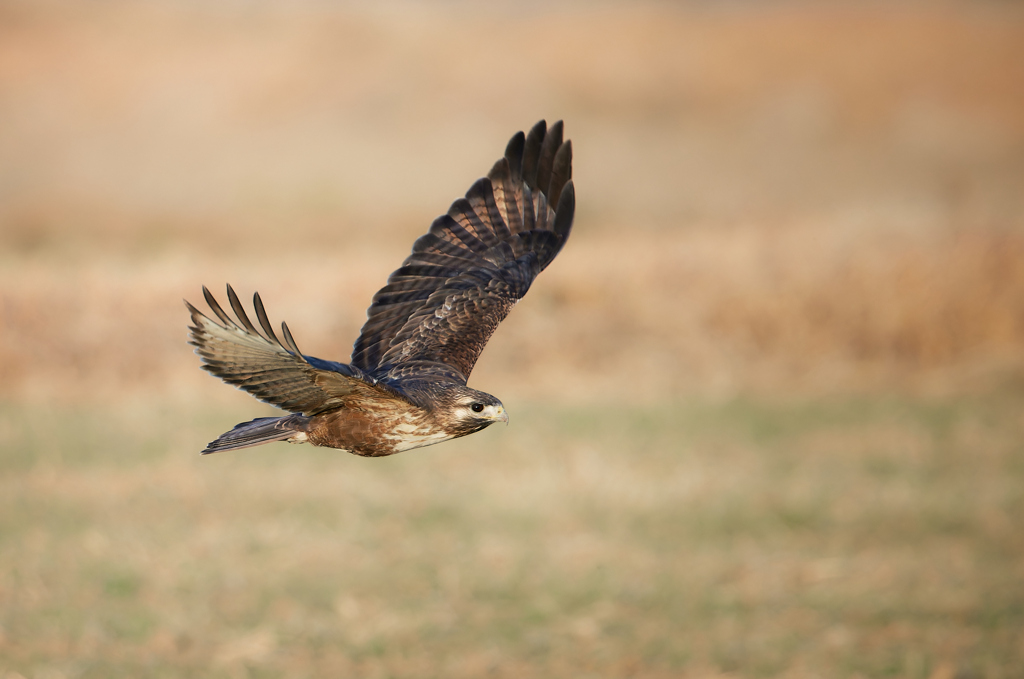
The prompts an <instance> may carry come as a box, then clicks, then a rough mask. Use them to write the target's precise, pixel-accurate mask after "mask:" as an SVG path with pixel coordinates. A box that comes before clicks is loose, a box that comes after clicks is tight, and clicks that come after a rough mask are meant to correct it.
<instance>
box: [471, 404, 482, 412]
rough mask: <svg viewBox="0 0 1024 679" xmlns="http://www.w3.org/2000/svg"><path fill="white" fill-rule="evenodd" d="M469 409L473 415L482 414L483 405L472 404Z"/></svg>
mask: <svg viewBox="0 0 1024 679" xmlns="http://www.w3.org/2000/svg"><path fill="white" fill-rule="evenodd" d="M469 409H470V410H472V411H473V412H474V413H482V412H483V411H484V404H483V403H474V404H473V405H471V406H469Z"/></svg>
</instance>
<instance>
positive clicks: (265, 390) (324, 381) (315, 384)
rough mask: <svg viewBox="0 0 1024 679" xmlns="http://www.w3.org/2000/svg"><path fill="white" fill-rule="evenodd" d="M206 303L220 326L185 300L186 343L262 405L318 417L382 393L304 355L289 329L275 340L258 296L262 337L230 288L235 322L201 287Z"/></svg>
mask: <svg viewBox="0 0 1024 679" xmlns="http://www.w3.org/2000/svg"><path fill="white" fill-rule="evenodd" d="M203 295H204V296H205V297H206V303H207V304H209V305H210V309H212V310H213V313H214V315H216V316H217V318H218V319H219V320H220V323H218V322H217V321H214V320H212V319H210V318H208V317H207V316H205V315H204V314H203V313H202V312H200V311H199V310H198V309H196V308H195V307H194V306H192V305H191V304H189V303H188V302H185V306H187V307H188V310H189V312H191V314H192V325H191V326H189V331H190V333H189V334H190V336H189V344H191V345H193V346H195V347H196V349H195V352H196V354H198V355H199V357H200V358H201V359H202V361H203V369H204V370H207V371H208V372H210V373H212V374H214V375H216V376H217V377H219V378H221V379H222V380H224V381H225V382H227V383H228V384H233V385H235V386H237V387H238V388H240V389H242V390H244V391H247V392H249V393H250V394H252V395H253V396H255V397H256V398H258V399H260V400H261V401H265V402H267V403H270V404H272V405H275V406H277V407H279V408H283V409H285V410H289V411H291V412H293V413H303V414H305V415H315V414H316V413H319V412H323V411H325V410H329V409H331V408H336V407H339V406H342V405H344V403H345V401H346V399H347V398H351V397H357V396H360V395H366V394H367V393H368V392H378V393H377V396H384V395H385V394H384V393H383V392H382V390H380V389H378V388H377V387H374V386H372V385H370V384H368V383H366V382H365V381H363V380H362V379H360V378H359V373H358V371H354V370H352V369H351V368H350V367H349V366H347V365H343V364H341V363H333V362H330V361H322V360H320V359H318V358H314V357H312V356H304V355H303V354H302V352H300V351H299V348H298V346H296V344H295V340H294V339H293V338H292V333H291V331H289V330H288V325H287V324H285V323H282V324H281V331H282V334H283V335H284V342H282V341H281V340H279V339H278V338H277V335H276V334H275V333H274V329H273V327H272V326H271V325H270V321H269V320H268V319H267V312H266V310H265V309H264V308H263V301H262V300H261V299H260V296H259V293H256V294H255V295H253V306H254V307H255V309H256V317H257V319H258V320H259V323H260V326H261V327H262V329H263V332H264V334H260V332H259V330H257V329H256V327H255V326H254V325H253V324H252V321H250V320H249V317H248V316H247V315H246V313H245V309H244V308H243V307H242V304H241V302H239V300H238V295H236V294H235V291H234V290H233V289H232V288H231V286H230V285H229V286H228V301H230V303H231V308H232V310H234V312H235V315H236V316H237V317H238V320H237V321H236V320H234V319H232V318H231V317H230V316H229V315H228V314H227V313H225V312H224V310H223V309H222V308H221V307H220V304H218V303H217V300H216V299H214V297H213V295H212V294H210V291H209V290H207V289H206V287H205V286H204V287H203Z"/></svg>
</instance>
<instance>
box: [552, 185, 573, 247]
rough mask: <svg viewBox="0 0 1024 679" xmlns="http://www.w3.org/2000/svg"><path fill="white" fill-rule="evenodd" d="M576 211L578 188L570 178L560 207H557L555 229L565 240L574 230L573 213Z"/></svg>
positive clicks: (559, 204) (559, 200)
mask: <svg viewBox="0 0 1024 679" xmlns="http://www.w3.org/2000/svg"><path fill="white" fill-rule="evenodd" d="M575 211H576V188H575V187H574V186H573V183H572V180H571V179H570V180H569V181H567V182H566V183H565V187H564V188H563V189H562V195H561V197H559V199H558V207H557V208H556V209H555V224H554V231H555V233H557V234H558V235H559V236H561V237H562V240H563V241H564V240H565V239H566V238H568V237H569V232H570V231H571V230H572V220H573V213H574V212H575Z"/></svg>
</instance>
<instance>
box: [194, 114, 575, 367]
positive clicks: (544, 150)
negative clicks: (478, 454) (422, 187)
mask: <svg viewBox="0 0 1024 679" xmlns="http://www.w3.org/2000/svg"><path fill="white" fill-rule="evenodd" d="M562 136H563V129H562V123H561V121H559V122H556V123H554V124H553V125H552V126H551V127H550V129H549V128H548V127H547V124H546V123H545V122H544V121H540V122H539V123H537V125H535V126H534V127H533V128H532V129H531V130H530V131H529V133H528V134H525V135H524V134H523V133H522V132H519V133H517V134H516V135H515V136H513V137H512V139H511V140H509V143H508V145H507V146H506V149H505V157H504V158H501V159H500V160H498V162H496V163H495V164H494V167H493V168H492V169H491V171H490V172H489V173H488V175H487V176H486V177H483V178H481V179H479V180H477V181H476V182H474V183H473V185H472V186H471V187H470V189H469V191H467V192H466V196H465V198H460V199H458V200H456V201H455V202H454V203H452V206H451V208H449V210H448V213H447V214H446V215H442V216H441V217H438V218H437V219H436V220H434V222H433V224H431V226H430V229H429V231H428V232H427V233H426V234H425V235H424V236H422V237H420V238H419V239H418V240H417V241H416V243H415V244H414V245H413V249H412V254H410V255H409V257H407V258H406V260H405V261H404V262H403V264H402V266H401V267H400V268H398V269H397V270H396V271H395V272H394V273H393V274H392V275H391V276H390V277H389V278H388V283H387V285H385V286H384V287H383V288H381V289H380V291H379V292H377V294H376V295H374V299H373V303H372V304H371V306H370V308H369V310H368V312H367V321H366V324H365V325H364V326H363V329H362V332H361V333H360V336H359V339H358V340H356V343H355V347H354V348H353V352H352V365H353V366H354V367H356V368H357V369H360V370H363V371H365V372H366V373H368V374H372V375H375V376H376V377H383V376H385V375H389V374H390V375H392V376H394V375H398V374H403V375H404V374H408V373H409V371H410V370H412V368H413V366H431V365H433V366H438V365H440V366H447V368H440V369H442V370H448V371H449V372H451V371H452V370H454V371H455V373H457V374H459V375H461V376H462V378H463V379H465V378H467V377H468V376H469V373H470V371H471V370H472V368H473V365H474V364H475V362H476V359H477V358H478V357H479V355H480V352H481V351H483V348H484V346H485V345H486V343H487V341H488V339H490V337H491V334H492V333H493V332H494V329H495V328H496V327H497V326H498V324H499V323H500V322H501V321H502V320H503V319H504V318H505V316H507V315H508V313H509V311H511V309H512V307H513V306H514V305H515V303H516V302H517V301H518V300H519V299H521V298H522V296H523V295H525V294H526V292H527V290H529V287H530V284H531V283H532V282H533V280H534V278H536V276H537V274H539V273H540V272H541V271H542V270H543V269H544V268H545V267H546V266H547V265H548V264H550V263H551V261H552V260H553V259H554V258H555V256H556V255H557V254H558V252H559V250H561V248H562V246H563V245H564V244H565V241H566V239H567V238H568V237H569V232H570V230H571V226H572V218H573V212H574V210H575V194H574V192H573V187H572V145H571V143H570V142H569V141H563V138H562ZM552 205H555V206H557V209H553V208H552ZM214 313H216V310H215V311H214ZM417 369H419V368H417Z"/></svg>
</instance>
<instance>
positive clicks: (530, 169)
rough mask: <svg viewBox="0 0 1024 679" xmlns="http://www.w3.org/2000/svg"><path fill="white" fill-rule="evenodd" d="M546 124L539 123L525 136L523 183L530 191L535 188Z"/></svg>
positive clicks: (544, 121)
mask: <svg viewBox="0 0 1024 679" xmlns="http://www.w3.org/2000/svg"><path fill="white" fill-rule="evenodd" d="M547 131H548V123H547V121H546V120H541V121H539V122H538V123H537V124H536V125H534V126H533V127H532V128H530V133H529V134H527V135H526V144H525V146H524V147H523V181H524V182H526V185H527V186H529V187H530V190H531V191H533V190H536V188H537V170H538V167H539V163H540V151H541V145H542V143H543V142H544V135H545V134H547Z"/></svg>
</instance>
